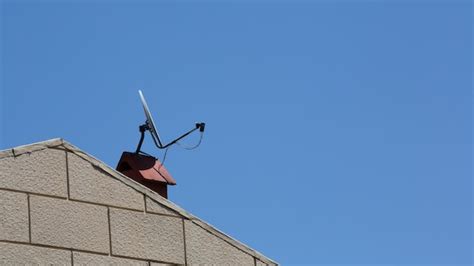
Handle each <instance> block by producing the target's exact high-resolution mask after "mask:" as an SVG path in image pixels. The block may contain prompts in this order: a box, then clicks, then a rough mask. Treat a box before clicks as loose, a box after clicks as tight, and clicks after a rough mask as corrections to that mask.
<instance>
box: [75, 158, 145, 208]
mask: <svg viewBox="0 0 474 266" xmlns="http://www.w3.org/2000/svg"><path fill="white" fill-rule="evenodd" d="M68 164H69V185H70V188H69V190H70V195H71V199H76V200H81V201H87V202H95V203H100V204H105V205H109V206H116V207H123V208H130V209H136V210H143V209H144V206H145V203H144V199H143V197H144V196H143V194H141V193H139V192H137V191H136V190H134V189H133V188H131V187H129V186H127V185H125V184H123V183H122V182H120V181H118V180H116V179H114V178H113V177H111V176H110V175H109V174H107V173H104V172H102V171H100V169H96V168H94V167H93V166H92V164H91V163H90V162H88V161H86V160H84V159H82V158H80V157H78V156H77V155H75V154H72V153H69V154H68ZM91 184H94V185H91Z"/></svg>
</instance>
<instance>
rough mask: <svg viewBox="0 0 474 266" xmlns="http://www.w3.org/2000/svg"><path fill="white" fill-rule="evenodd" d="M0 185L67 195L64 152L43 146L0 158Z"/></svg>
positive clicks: (55, 194)
mask: <svg viewBox="0 0 474 266" xmlns="http://www.w3.org/2000/svg"><path fill="white" fill-rule="evenodd" d="M0 188H9V189H15V190H20V191H26V192H34V193H39V194H46V195H53V196H60V197H66V196H67V181H66V153H65V151H62V150H55V149H45V150H40V151H35V152H32V153H24V154H21V155H20V156H18V157H6V158H3V159H0Z"/></svg>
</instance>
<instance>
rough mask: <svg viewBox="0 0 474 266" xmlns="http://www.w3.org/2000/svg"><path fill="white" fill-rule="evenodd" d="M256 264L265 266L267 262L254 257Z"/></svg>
mask: <svg viewBox="0 0 474 266" xmlns="http://www.w3.org/2000/svg"><path fill="white" fill-rule="evenodd" d="M256 262H257V265H256V266H267V264H265V263H263V262H262V261H260V260H259V259H256Z"/></svg>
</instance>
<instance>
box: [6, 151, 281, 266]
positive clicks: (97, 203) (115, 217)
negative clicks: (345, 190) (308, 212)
mask: <svg viewBox="0 0 474 266" xmlns="http://www.w3.org/2000/svg"><path fill="white" fill-rule="evenodd" d="M21 151H22V152H21V153H20V152H19V151H17V152H16V153H15V150H8V151H0V265H1V264H54V265H56V264H57V265H74V264H76V265H87V264H89V265H96V264H100V265H112V264H113V265H123V264H126V265H167V264H168V265H169V264H181V265H183V264H184V265H185V264H190V265H192V264H227V265H230V264H232V265H254V266H256V265H273V262H272V261H270V260H268V259H266V258H265V257H263V256H259V255H256V254H258V253H252V252H249V250H248V248H242V247H241V246H239V245H236V244H235V243H233V242H232V241H228V239H224V238H222V237H220V236H219V234H215V233H213V232H212V230H210V229H209V228H206V227H204V226H200V225H199V223H195V222H194V220H193V219H192V218H191V219H190V218H189V217H186V216H183V215H181V214H180V212H179V210H174V209H172V208H170V207H169V206H170V205H168V206H165V205H163V204H161V203H159V202H158V201H157V200H156V198H155V199H154V197H159V196H158V195H151V194H150V193H142V192H141V191H140V190H137V189H136V188H134V187H132V186H129V185H127V184H125V183H124V182H123V181H122V180H119V179H117V178H116V177H114V176H112V175H111V174H110V172H107V171H104V169H102V168H98V167H96V166H94V164H92V163H91V162H90V161H88V160H87V158H85V156H80V155H81V154H77V153H75V152H71V150H70V149H67V148H66V147H65V146H62V145H59V146H56V147H53V148H51V147H49V148H43V149H37V150H28V148H22V150H21ZM165 203H166V202H165ZM264 261H265V262H264Z"/></svg>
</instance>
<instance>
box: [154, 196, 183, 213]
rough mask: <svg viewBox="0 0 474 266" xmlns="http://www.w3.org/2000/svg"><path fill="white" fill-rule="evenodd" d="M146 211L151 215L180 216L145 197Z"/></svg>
mask: <svg viewBox="0 0 474 266" xmlns="http://www.w3.org/2000/svg"><path fill="white" fill-rule="evenodd" d="M146 211H147V212H151V213H160V214H168V215H174V216H178V217H179V216H180V215H179V214H178V213H177V212H175V211H173V210H171V209H169V208H167V207H165V206H163V205H161V204H159V203H158V202H155V201H154V200H152V199H150V198H149V197H146Z"/></svg>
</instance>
